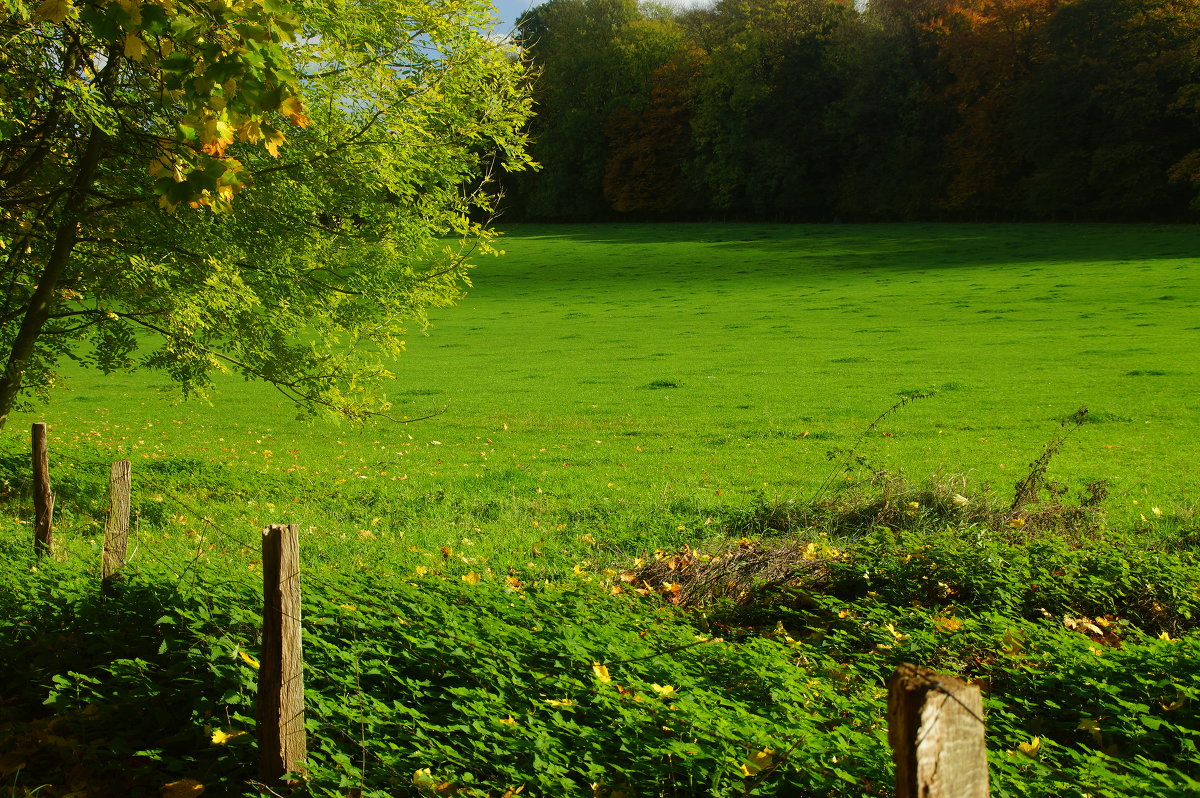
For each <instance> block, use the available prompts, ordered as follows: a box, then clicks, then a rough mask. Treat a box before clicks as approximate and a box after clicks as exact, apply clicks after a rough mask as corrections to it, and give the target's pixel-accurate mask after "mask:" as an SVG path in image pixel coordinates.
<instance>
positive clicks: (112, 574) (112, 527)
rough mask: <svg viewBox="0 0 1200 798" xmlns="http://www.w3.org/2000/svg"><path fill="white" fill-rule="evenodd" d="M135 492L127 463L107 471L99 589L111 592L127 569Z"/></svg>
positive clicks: (114, 464)
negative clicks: (102, 556)
mask: <svg viewBox="0 0 1200 798" xmlns="http://www.w3.org/2000/svg"><path fill="white" fill-rule="evenodd" d="M132 489H133V484H132V477H131V467H130V465H129V461H128V460H118V461H117V462H115V463H113V464H112V468H110V469H109V472H108V518H107V519H106V520H105V522H104V559H103V563H102V568H101V576H100V587H101V589H102V590H110V589H111V588H112V585H113V583H114V582H116V580H117V579H118V578H119V576H120V574H119V573H118V572H119V571H120V570H121V569H122V568H124V567H125V555H126V553H127V552H128V551H129V504H130V494H131V492H132Z"/></svg>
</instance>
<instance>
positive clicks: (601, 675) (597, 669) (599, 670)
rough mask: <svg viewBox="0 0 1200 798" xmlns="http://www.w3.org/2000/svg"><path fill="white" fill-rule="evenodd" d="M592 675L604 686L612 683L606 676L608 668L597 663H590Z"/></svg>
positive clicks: (609, 677) (610, 678)
mask: <svg viewBox="0 0 1200 798" xmlns="http://www.w3.org/2000/svg"><path fill="white" fill-rule="evenodd" d="M592 673H594V674H596V678H597V679H599V680H600V681H601V682H603V683H605V684H608V683H609V682H611V681H612V677H611V676H609V675H608V667H607V666H605V665H603V664H601V663H599V662H593V663H592Z"/></svg>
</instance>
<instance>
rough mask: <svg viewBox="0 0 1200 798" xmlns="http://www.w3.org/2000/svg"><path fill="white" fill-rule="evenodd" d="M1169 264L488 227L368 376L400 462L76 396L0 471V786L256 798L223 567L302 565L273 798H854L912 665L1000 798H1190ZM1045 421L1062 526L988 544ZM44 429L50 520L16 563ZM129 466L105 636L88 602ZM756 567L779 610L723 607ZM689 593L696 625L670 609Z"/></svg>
mask: <svg viewBox="0 0 1200 798" xmlns="http://www.w3.org/2000/svg"><path fill="white" fill-rule="evenodd" d="M1197 244H1200V232H1198V231H1197V230H1196V229H1194V228H1191V227H1167V226H1163V227H1154V226H1099V225H1095V226H1064V225H1040V226H1034V225H1023V226H979V225H975V226H970V225H896V226H888V225H880V226H853V225H838V226H762V225H656V226H650V225H647V226H633V225H629V226H579V227H567V226H556V227H549V226H547V227H520V228H514V229H512V230H510V231H509V235H508V237H507V239H506V241H505V244H504V247H505V248H506V249H507V250H508V254H507V255H506V256H504V257H503V258H500V259H498V260H489V261H487V262H484V263H482V264H480V267H479V269H478V270H477V272H476V275H475V285H474V286H473V287H472V289H471V291H470V293H469V296H468V297H467V298H466V300H465V301H464V302H463V303H462V304H461V305H460V306H458V307H456V308H453V309H450V310H446V311H442V312H439V313H438V314H437V316H436V317H435V318H434V320H433V321H434V325H433V328H432V330H431V334H430V335H429V336H428V337H423V336H419V335H414V336H413V339H412V341H411V343H410V351H409V353H408V354H407V356H406V357H404V358H403V359H402V360H401V362H400V363H399V364H398V365H397V374H398V378H397V382H396V385H395V388H394V389H393V390H392V392H391V393H392V398H393V400H394V402H395V404H396V412H397V413H398V414H404V415H407V416H408V417H410V418H417V417H422V416H427V415H430V414H436V415H434V417H433V418H430V419H427V420H424V421H420V422H418V423H413V424H410V425H401V424H392V423H386V422H385V423H380V424H377V425H372V426H367V427H355V426H351V425H347V424H341V425H338V424H332V423H321V424H316V425H313V424H306V423H302V422H299V421H296V420H294V415H295V413H294V410H293V409H292V408H291V407H290V406H288V405H287V404H286V403H285V402H283V401H281V400H280V399H279V397H278V394H276V393H274V392H273V391H272V390H270V389H269V388H266V387H264V386H261V385H256V384H253V383H244V382H241V381H238V380H234V379H225V380H222V381H221V383H220V386H219V388H220V390H219V392H218V393H216V394H215V395H214V396H213V397H212V398H213V403H212V404H211V405H210V404H206V403H203V402H196V401H190V402H179V401H178V400H177V398H175V397H173V396H172V394H171V393H170V392H164V391H160V390H158V388H157V383H155V382H154V380H153V375H147V374H144V373H138V374H132V375H114V376H110V377H104V376H102V375H98V374H95V373H88V372H77V371H69V372H68V373H67V375H66V376H67V380H66V382H67V385H68V388H69V390H66V391H63V392H61V393H60V394H59V395H57V396H56V397H55V398H54V401H53V402H52V403H51V404H50V405H48V406H46V407H40V408H37V409H36V410H34V411H33V412H30V413H24V414H20V415H17V416H14V417H13V418H12V419H11V420H10V422H9V428H8V429H7V431H6V433H5V434H4V436H3V440H0V468H2V469H3V472H2V476H3V477H4V478H5V480H6V482H5V490H4V492H3V495H2V496H0V502H2V504H0V508H2V509H3V513H2V514H0V517H2V523H0V559H2V561H3V562H4V563H5V565H4V566H2V567H0V753H2V752H3V751H4V750H5V749H6V748H7V750H10V751H12V752H14V753H11V754H5V755H2V756H0V780H3V783H4V784H6V785H10V788H11V792H12V794H14V795H35V794H36V795H40V796H43V797H44V798H65V796H71V795H76V796H78V795H79V794H80V793H81V792H83V793H86V794H88V795H107V794H122V795H140V794H147V795H158V794H160V788H163V789H167V788H170V785H177V787H178V785H183V786H181V787H178V789H177V790H176V791H175V792H170V791H169V790H168V791H167V792H162V793H161V794H163V795H195V794H198V793H196V792H195V790H194V785H192V782H191V781H188V780H189V779H190V780H194V781H195V783H196V784H204V785H207V787H208V789H209V792H210V794H253V793H255V788H254V787H253V785H252V784H251V782H250V781H249V780H250V779H252V778H253V768H254V761H255V759H254V757H255V754H254V749H253V744H252V740H253V736H252V735H251V734H250V731H251V730H252V729H253V726H254V720H253V701H254V698H253V696H254V671H253V670H252V669H251V663H253V662H254V660H253V656H252V655H254V654H255V652H256V646H257V645H258V640H257V636H258V631H257V630H258V618H257V611H258V605H259V602H260V601H261V597H260V594H259V590H260V587H259V584H258V580H259V573H258V570H256V568H257V565H258V557H259V555H258V551H257V545H258V540H257V538H258V532H259V530H260V529H261V528H262V527H263V526H264V525H265V524H267V523H276V522H295V523H299V524H300V525H301V529H302V537H301V541H302V542H301V546H302V560H303V562H304V574H303V578H302V581H303V584H304V591H305V593H304V595H305V605H304V618H305V651H306V677H305V679H306V688H307V700H308V702H309V705H308V719H309V732H310V745H309V751H310V759H309V761H310V766H311V768H312V775H311V779H310V780H309V782H308V783H307V784H306V786H305V788H304V793H305V794H313V795H325V796H345V795H361V796H371V797H372V798H384V796H426V797H427V798H428V796H433V795H450V794H454V795H459V796H474V798H483V796H508V798H512V796H514V795H516V794H517V792H515V791H516V790H517V788H518V787H521V788H522V790H523V791H522V792H521V793H520V794H521V795H523V796H545V797H546V798H549V797H550V796H573V795H582V796H588V795H591V796H593V798H633V796H635V795H636V796H662V797H663V798H666V797H667V796H671V798H676V797H677V796H697V797H699V796H722V798H724V797H725V796H728V797H729V798H733V797H734V796H746V795H761V796H768V795H769V796H778V798H800V797H802V796H817V795H820V796H838V797H839V798H851V796H860V795H878V796H889V795H891V794H892V793H891V792H890V790H891V787H890V779H891V765H890V760H889V755H888V752H887V744H886V724H885V721H884V717H883V696H884V693H885V691H884V689H883V687H882V684H883V681H884V680H885V679H886V677H887V675H888V674H889V673H890V672H891V669H892V668H894V667H895V665H896V664H897V663H899V662H903V661H912V662H919V663H922V664H926V665H929V666H931V667H935V668H939V669H942V670H945V671H949V672H952V673H956V674H961V675H963V676H966V677H969V678H973V679H977V680H980V683H981V684H983V685H984V686H985V690H986V695H985V711H986V714H987V718H988V720H987V726H988V733H989V743H988V745H989V751H990V753H989V757H990V767H991V773H992V794H993V795H996V796H1001V797H1004V798H1009V797H1011V798H1018V797H1019V796H1020V797H1021V798H1024V796H1046V797H1047V798H1050V796H1054V798H1061V797H1062V796H1079V797H1080V798H1082V796H1084V795H1091V796H1100V795H1103V796H1114V797H1117V796H1120V797H1122V798H1124V797H1125V796H1129V797H1130V798H1132V796H1141V795H1148V794H1155V795H1171V796H1176V795H1178V796H1183V795H1195V794H1197V792H1198V791H1200V754H1198V753H1197V751H1198V750H1200V748H1198V743H1200V655H1198V653H1197V652H1198V651H1200V635H1198V633H1197V628H1198V626H1200V516H1198V514H1197V507H1198V506H1200V476H1198V474H1197V471H1196V469H1195V452H1196V446H1195V441H1196V440H1197V438H1198V437H1200V436H1198V433H1200V394H1198V392H1197V390H1196V389H1197V387H1200V380H1198V379H1197V375H1198V374H1200V310H1198V309H1200V276H1198V275H1197V271H1196V261H1195V253H1197V252H1198V251H1200V248H1198V247H1197ZM914 393H921V394H925V393H931V394H932V395H931V396H928V397H927V398H922V399H919V400H915V401H911V402H909V403H907V404H905V406H903V407H901V408H899V409H897V410H896V411H895V412H893V413H890V414H888V415H886V417H885V418H883V419H882V420H880V421H879V422H878V423H875V424H872V422H873V421H874V420H875V419H876V418H877V417H878V416H879V415H880V414H881V413H884V412H885V411H887V410H889V408H892V407H894V406H895V405H896V404H897V402H898V401H899V400H900V399H901V397H902V396H906V395H912V394H914ZM1080 406H1086V407H1088V408H1089V414H1088V416H1087V423H1084V424H1082V425H1081V426H1079V427H1078V428H1077V429H1074V432H1073V433H1072V434H1071V435H1070V437H1068V438H1067V439H1066V440H1065V442H1063V444H1062V446H1061V450H1060V451H1059V452H1058V453H1057V454H1056V455H1055V456H1054V457H1053V458H1052V459H1051V460H1050V461H1049V468H1048V477H1049V479H1051V480H1054V481H1059V482H1062V483H1063V484H1064V486H1066V488H1068V493H1067V494H1066V495H1065V496H1060V497H1059V499H1057V500H1051V498H1050V496H1049V495H1048V494H1047V493H1046V492H1045V491H1043V492H1042V493H1041V495H1040V497H1039V500H1038V501H1035V502H1034V503H1033V504H1034V505H1037V506H1038V507H1041V508H1042V510H1044V512H1042V515H1040V516H1039V515H1037V513H1038V512H1041V511H1039V510H1038V509H1037V507H1034V506H1033V505H1030V506H1029V507H1024V506H1023V508H1022V509H1021V511H1020V512H1019V513H1014V512H1012V511H1010V509H1009V505H1010V503H1011V502H1012V499H1013V492H1014V484H1015V483H1016V482H1017V481H1018V480H1019V479H1020V478H1022V477H1024V476H1025V475H1027V474H1028V473H1030V470H1031V466H1030V464H1031V462H1033V461H1035V460H1036V459H1037V458H1039V456H1040V455H1041V454H1042V452H1043V448H1044V446H1045V445H1046V443H1047V441H1049V440H1051V439H1052V438H1054V437H1055V436H1056V435H1058V434H1059V433H1060V431H1061V430H1062V429H1063V428H1061V427H1060V423H1061V422H1063V420H1064V419H1067V418H1068V417H1070V416H1071V415H1072V414H1073V413H1074V412H1075V410H1076V409H1077V408H1078V407H1080ZM34 420H45V421H47V422H49V423H50V437H51V443H50V449H51V461H52V470H53V481H54V487H55V490H56V491H57V500H56V508H55V511H56V533H55V534H56V538H55V547H56V556H55V557H54V558H53V559H52V560H48V561H47V560H42V561H37V562H34V561H33V560H32V554H31V546H30V518H31V515H32V513H31V510H30V507H29V500H28V497H29V477H28V465H27V463H28V454H27V451H28V436H27V434H26V430H27V428H28V427H27V425H28V423H29V422H31V421H34ZM1066 429H1071V427H1067V428H1066ZM864 431H865V434H864ZM831 451H832V452H833V453H834V458H833V459H832V460H831V459H830V456H829V452H831ZM118 457H130V458H131V459H132V460H133V464H134V465H133V469H134V500H133V506H134V514H135V525H134V526H135V528H134V530H133V542H132V547H133V549H132V551H133V553H132V559H131V565H130V568H129V574H130V578H129V579H128V580H127V581H126V582H125V583H123V584H122V585H120V586H119V592H118V593H119V600H117V599H111V598H110V599H105V598H103V597H101V596H100V595H99V594H98V592H97V590H96V586H95V582H96V572H97V570H98V562H97V560H98V557H97V551H98V539H99V538H98V535H99V531H100V527H101V524H102V522H103V517H104V511H105V501H106V500H105V490H106V478H107V463H108V462H110V461H111V460H113V459H117V458H118ZM847 463H849V464H850V468H849V470H848V471H846V472H845V473H844V472H843V469H844V467H845V466H846V464H847ZM880 470H886V471H887V472H888V475H889V476H888V478H887V479H880V478H876V480H875V481H871V480H870V475H871V474H872V473H874V472H878V471H880ZM831 478H832V480H833V482H834V484H835V486H837V488H838V489H832V488H827V487H826V486H827V483H829V482H830V480H831ZM847 478H848V480H847ZM1100 480H1107V481H1109V482H1110V488H1111V493H1110V495H1109V496H1108V498H1107V500H1106V501H1105V502H1104V503H1103V505H1102V506H1101V508H1100V509H1099V510H1097V509H1096V508H1094V507H1080V503H1081V501H1083V500H1085V499H1086V497H1087V495H1088V491H1087V489H1086V488H1087V486H1088V485H1089V484H1093V483H1096V482H1097V481H1100ZM902 482H906V483H907V487H906V486H904V485H902V484H901V483H902ZM926 484H927V485H931V486H933V487H932V489H928V490H924V489H921V487H920V486H921V485H926ZM847 486H850V487H849V488H847ZM854 486H858V487H857V488H855V487H854ZM818 493H820V494H821V496H822V497H823V500H825V502H826V503H825V504H823V505H822V504H820V503H816V504H814V503H813V501H812V500H813V498H814V497H815V496H817V494H818ZM956 493H961V494H964V496H965V497H966V498H965V499H964V496H957V497H955V496H954V494H956ZM952 498H953V499H954V500H953V501H952ZM960 501H961V502H964V503H960ZM1056 502H1057V503H1056ZM1060 504H1061V505H1065V507H1063V506H1059V505H1060ZM868 506H869V509H870V512H868V513H866V514H865V515H864V514H863V513H862V512H860V511H861V510H862V509H863V507H868ZM814 507H818V509H820V508H823V509H821V512H824V513H826V515H824V516H821V515H820V514H819V513H817V514H816V515H814V514H812V513H809V515H805V514H804V512H805V508H814ZM813 512H816V511H815V510H814V511H813ZM1026 516H1028V518H1029V519H1030V520H1029V523H1028V525H1026V524H1025V521H1026ZM853 518H859V519H860V521H861V519H863V518H865V519H866V522H865V523H857V525H852V524H850V523H849V521H850V520H852V519H853ZM822 519H824V520H822ZM776 533H778V534H776ZM785 533H786V534H785ZM685 544H686V545H690V546H691V547H692V548H690V549H681V547H682V546H684V545H685ZM711 556H715V557H716V559H709V557H711ZM756 557H759V558H761V559H763V561H767V560H771V559H772V558H774V561H775V562H777V563H778V562H783V563H784V564H786V565H788V566H789V567H792V568H794V569H795V570H794V571H793V572H792V575H791V576H790V577H789V578H788V579H785V580H783V581H782V582H780V581H772V580H769V579H764V578H762V577H761V576H758V577H756V576H754V575H753V574H751V575H750V576H746V575H738V576H736V577H735V576H731V575H732V574H733V573H734V572H733V571H732V570H729V571H725V572H722V571H720V568H730V569H732V568H734V567H735V565H736V563H738V562H747V561H751V560H753V559H754V558H756ZM739 558H741V559H739ZM718 562H724V563H731V564H730V565H722V566H716V567H717V568H718V571H717V573H718V575H722V574H724V576H722V578H725V576H728V577H729V579H728V586H729V587H728V588H727V589H724V590H725V592H724V593H721V591H720V590H717V591H716V592H715V593H714V594H713V595H712V596H708V597H703V596H702V597H701V599H700V600H697V601H696V602H694V603H690V604H689V603H688V602H684V601H683V600H682V599H681V598H680V596H681V594H680V592H679V583H680V582H687V580H689V579H692V578H698V577H695V576H694V575H695V574H696V573H697V570H698V569H699V568H700V567H701V564H704V567H708V566H709V565H712V564H713V563H718ZM677 568H678V569H679V570H676V569H677ZM688 568H691V569H692V570H691V571H688V572H687V573H686V574H685V573H684V571H687V569H688ZM656 569H657V570H656ZM635 577H637V578H635ZM639 579H640V580H641V581H639ZM714 584H717V583H715V582H714ZM721 584H725V583H724V582H722V583H721ZM638 585H641V586H642V587H640V588H638V587H637V586H638ZM635 588H637V589H636V590H635ZM685 605H687V606H686V607H685ZM155 618H157V620H154V619H155ZM151 621H153V622H151ZM243 655H245V656H243ZM600 666H603V668H601V667H600ZM610 674H611V679H610V678H605V677H608V676H609V675H610ZM97 785H108V786H107V787H104V788H100V787H98V786H97ZM164 785H165V786H164ZM189 785H191V786H189ZM171 789H175V788H171ZM188 790H191V791H190V792H189V791H188Z"/></svg>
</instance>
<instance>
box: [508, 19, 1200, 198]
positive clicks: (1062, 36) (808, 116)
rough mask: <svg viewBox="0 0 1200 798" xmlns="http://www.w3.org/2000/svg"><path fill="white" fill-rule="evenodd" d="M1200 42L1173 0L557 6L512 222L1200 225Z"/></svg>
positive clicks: (538, 43)
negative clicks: (528, 163) (1196, 215)
mask: <svg viewBox="0 0 1200 798" xmlns="http://www.w3.org/2000/svg"><path fill="white" fill-rule="evenodd" d="M1198 41H1200V10H1198V8H1197V6H1196V5H1195V4H1188V3H1178V2H1174V0H1146V1H1145V2H1130V1H1129V0H962V1H961V2H957V1H956V2H951V0H872V2H870V3H869V4H866V5H865V6H862V5H860V4H854V3H849V2H841V1H840V0H788V1H787V2H779V1H778V0H721V2H717V3H716V4H715V5H713V6H712V7H710V8H702V9H692V10H683V11H678V10H670V9H668V8H665V7H662V6H658V5H656V4H653V3H642V4H638V3H637V2H636V1H635V0H551V1H550V2H548V3H545V4H543V5H541V6H538V7H537V8H534V9H533V10H531V11H529V12H528V13H526V14H525V15H524V16H523V17H522V18H521V20H520V27H519V30H518V33H517V42H518V44H519V45H520V47H521V48H522V49H523V50H524V51H525V52H526V53H527V54H528V55H529V57H530V58H531V60H532V61H533V63H534V64H535V65H536V67H537V69H538V70H539V72H540V75H539V77H538V78H537V80H536V82H535V98H536V104H537V116H536V118H534V119H533V120H531V121H530V123H529V131H530V133H531V135H532V137H533V140H534V145H533V148H532V151H531V152H532V154H533V157H534V158H535V160H537V161H538V162H539V163H541V165H542V168H541V170H540V171H538V172H536V173H531V174H523V175H514V176H510V177H509V178H507V179H506V181H505V183H506V189H507V192H508V198H507V201H506V211H505V213H506V216H505V219H506V220H508V221H512V220H522V219H538V220H606V219H646V220H653V219H712V218H720V219H755V220H785V221H800V220H804V221H810V220H835V219H842V220H848V219H856V220H875V219H900V220H910V219H970V220H1009V219H1053V220H1068V221H1070V220H1081V219H1098V220H1115V219H1156V220H1161V219H1184V218H1192V213H1193V212H1194V211H1195V209H1196V208H1197V203H1196V197H1197V192H1196V189H1197V187H1200V150H1198V149H1196V140H1197V135H1198V133H1200V48H1198V47H1197V42H1198Z"/></svg>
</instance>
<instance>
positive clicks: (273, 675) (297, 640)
mask: <svg viewBox="0 0 1200 798" xmlns="http://www.w3.org/2000/svg"><path fill="white" fill-rule="evenodd" d="M262 555H263V563H262V565H263V628H262V656H261V658H260V662H259V671H258V696H257V702H256V714H257V720H258V724H257V735H258V753H259V779H260V780H261V781H262V782H263V784H267V785H270V784H273V783H275V782H277V781H279V779H281V778H283V776H284V774H287V773H303V772H304V760H305V757H306V756H307V751H306V749H307V740H306V737H305V732H304V662H303V656H304V655H303V651H302V649H301V637H300V527H299V526H297V525H296V524H287V525H284V524H272V525H271V526H268V527H267V528H266V529H264V530H263V538H262Z"/></svg>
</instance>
